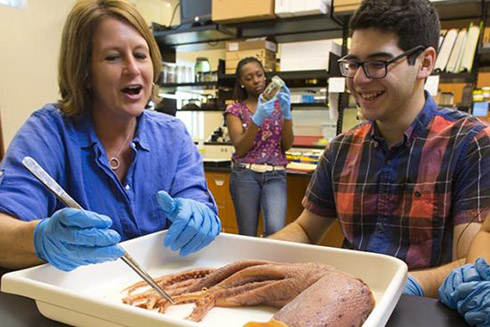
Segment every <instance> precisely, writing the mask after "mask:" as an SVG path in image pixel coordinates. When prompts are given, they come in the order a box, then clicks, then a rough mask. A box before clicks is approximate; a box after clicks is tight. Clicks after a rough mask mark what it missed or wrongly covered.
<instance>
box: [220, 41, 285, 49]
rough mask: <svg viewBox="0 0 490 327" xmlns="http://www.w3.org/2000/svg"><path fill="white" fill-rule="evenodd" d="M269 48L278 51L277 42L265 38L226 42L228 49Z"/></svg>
mask: <svg viewBox="0 0 490 327" xmlns="http://www.w3.org/2000/svg"><path fill="white" fill-rule="evenodd" d="M255 49H267V50H270V51H272V52H277V44H276V43H274V42H272V41H269V40H265V39H247V40H234V41H230V42H226V51H242V50H255Z"/></svg>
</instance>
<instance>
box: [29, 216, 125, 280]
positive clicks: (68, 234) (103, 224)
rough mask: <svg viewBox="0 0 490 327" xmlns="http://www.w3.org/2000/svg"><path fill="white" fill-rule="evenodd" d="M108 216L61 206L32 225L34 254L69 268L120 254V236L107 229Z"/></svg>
mask: <svg viewBox="0 0 490 327" xmlns="http://www.w3.org/2000/svg"><path fill="white" fill-rule="evenodd" d="M111 225H112V220H111V219H110V218H109V217H107V216H104V215H99V214H97V213H95V212H92V211H86V210H78V209H73V208H65V209H61V210H58V211H56V212H55V213H54V214H53V215H52V216H51V217H50V218H46V219H43V220H41V221H40V222H39V224H37V226H36V228H35V229H34V248H35V249H36V253H37V256H38V257H39V258H40V259H43V260H44V261H47V262H49V263H50V264H51V265H53V266H54V267H56V268H58V269H60V270H64V271H70V270H73V269H75V268H76V267H78V266H81V265H88V264H91V263H100V262H104V261H107V260H115V259H117V258H119V257H121V256H122V255H123V254H124V250H123V249H122V248H121V247H119V246H118V245H117V243H118V242H119V241H120V239H121V237H120V236H119V234H118V233H117V232H116V231H114V230H112V229H109V227H110V226H111Z"/></svg>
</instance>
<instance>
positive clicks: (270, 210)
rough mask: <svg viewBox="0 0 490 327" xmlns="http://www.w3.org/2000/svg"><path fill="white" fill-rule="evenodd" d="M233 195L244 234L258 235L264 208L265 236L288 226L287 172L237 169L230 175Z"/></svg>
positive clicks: (239, 224) (239, 226)
mask: <svg viewBox="0 0 490 327" xmlns="http://www.w3.org/2000/svg"><path fill="white" fill-rule="evenodd" d="M230 194H231V198H232V200H233V205H234V206H235V213H236V219H237V224H238V232H239V233H240V234H241V235H248V236H257V227H258V223H259V210H260V209H261V208H262V216H263V218H264V234H265V236H267V235H270V234H273V233H275V232H277V231H278V230H280V229H281V228H283V227H284V225H285V222H286V207H287V186H286V171H285V170H275V171H268V172H265V173H258V172H255V171H252V170H250V169H247V168H243V167H237V166H234V167H233V169H232V172H231V176H230Z"/></svg>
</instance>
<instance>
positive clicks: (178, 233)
mask: <svg viewBox="0 0 490 327" xmlns="http://www.w3.org/2000/svg"><path fill="white" fill-rule="evenodd" d="M156 197H157V201H158V204H159V205H160V207H161V208H162V209H163V211H164V213H165V214H166V215H167V218H168V219H169V220H170V221H172V225H171V226H170V228H169V229H168V233H167V235H166V236H165V239H164V242H163V244H164V246H166V247H170V249H171V250H172V251H177V250H179V249H180V255H181V256H186V255H189V254H191V253H194V252H196V251H199V250H200V249H202V248H203V247H205V246H206V245H208V244H209V243H211V242H212V241H213V240H214V239H215V238H216V236H218V234H219V233H220V231H221V221H220V219H219V218H218V216H217V215H216V214H215V212H214V211H213V210H212V209H211V208H209V207H208V206H207V205H205V204H204V203H201V202H198V201H195V200H191V199H183V198H175V199H173V198H172V197H171V196H170V195H169V194H168V193H167V192H165V191H159V192H158V193H157V195H156Z"/></svg>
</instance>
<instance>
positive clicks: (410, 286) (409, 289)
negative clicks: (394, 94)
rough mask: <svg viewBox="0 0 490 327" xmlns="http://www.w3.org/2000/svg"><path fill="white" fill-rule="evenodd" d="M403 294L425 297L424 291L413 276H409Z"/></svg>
mask: <svg viewBox="0 0 490 327" xmlns="http://www.w3.org/2000/svg"><path fill="white" fill-rule="evenodd" d="M403 294H408V295H416V296H422V297H423V296H425V293H424V290H423V289H422V287H420V285H419V283H417V281H416V280H415V278H413V277H412V276H410V275H408V278H407V283H406V284H405V287H404V288H403Z"/></svg>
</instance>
